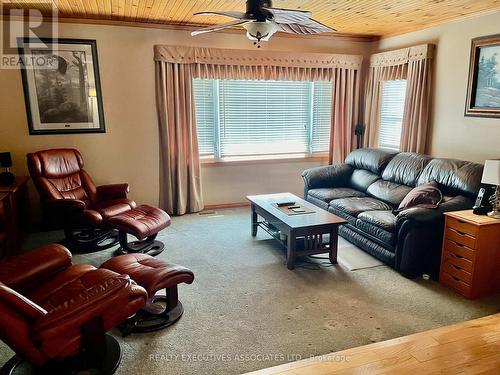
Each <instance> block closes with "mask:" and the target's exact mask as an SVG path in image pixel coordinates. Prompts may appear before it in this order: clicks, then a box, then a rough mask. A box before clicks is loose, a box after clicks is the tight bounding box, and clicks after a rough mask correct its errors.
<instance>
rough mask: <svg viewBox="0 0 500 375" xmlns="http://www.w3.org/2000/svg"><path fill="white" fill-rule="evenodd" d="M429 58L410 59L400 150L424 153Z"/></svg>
mask: <svg viewBox="0 0 500 375" xmlns="http://www.w3.org/2000/svg"><path fill="white" fill-rule="evenodd" d="M431 61H432V60H431V59H430V58H425V59H418V60H410V62H409V63H408V76H407V82H408V83H407V89H406V99H405V111H404V115H403V128H402V131H401V146H400V150H401V151H405V152H419V153H425V146H426V143H427V129H428V123H429V107H430V98H431V78H432V71H431Z"/></svg>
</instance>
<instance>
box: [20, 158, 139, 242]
mask: <svg viewBox="0 0 500 375" xmlns="http://www.w3.org/2000/svg"><path fill="white" fill-rule="evenodd" d="M27 158H28V169H29V172H30V175H31V178H32V179H33V182H34V183H35V186H36V188H37V190H38V193H39V194H40V200H41V205H42V214H43V217H44V221H45V223H46V224H48V225H49V226H51V227H56V228H63V229H64V230H65V234H66V238H67V240H68V241H69V242H68V245H69V246H70V247H71V248H74V247H76V248H79V249H83V250H93V251H95V250H101V249H103V248H107V247H109V246H111V245H114V244H115V243H116V242H117V238H116V234H115V232H114V231H113V230H110V229H109V228H106V222H107V221H108V220H109V219H110V218H112V217H114V216H116V215H119V214H122V213H124V212H127V211H129V210H130V209H132V208H134V207H136V204H135V202H134V201H132V200H130V199H128V198H127V193H128V191H129V188H128V184H114V185H103V186H97V187H96V186H95V184H94V182H93V181H92V179H91V178H90V176H89V175H88V173H87V172H86V171H85V170H84V169H83V159H82V155H81V154H80V152H79V151H78V150H75V149H52V150H43V151H38V152H34V153H30V154H28V155H27ZM113 235H114V237H113ZM110 237H111V238H113V240H112V241H110Z"/></svg>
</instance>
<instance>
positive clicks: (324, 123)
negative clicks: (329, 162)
mask: <svg viewBox="0 0 500 375" xmlns="http://www.w3.org/2000/svg"><path fill="white" fill-rule="evenodd" d="M194 91H195V92H194V94H195V106H196V122H197V127H198V142H199V147H200V155H202V156H212V155H213V156H214V157H216V158H221V157H228V156H247V155H272V154H295V153H312V152H322V151H327V150H328V145H329V141H330V138H329V137H330V124H331V96H332V83H331V82H302V81H242V80H200V79H195V80H194Z"/></svg>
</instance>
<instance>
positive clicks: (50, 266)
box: [0, 244, 71, 291]
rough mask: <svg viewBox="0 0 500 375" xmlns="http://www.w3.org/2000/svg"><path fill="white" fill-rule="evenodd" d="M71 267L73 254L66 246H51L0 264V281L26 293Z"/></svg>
mask: <svg viewBox="0 0 500 375" xmlns="http://www.w3.org/2000/svg"><path fill="white" fill-rule="evenodd" d="M70 265H71V253H70V252H69V250H68V249H66V248H65V247H64V246H61V245H58V244H51V245H48V246H44V247H41V248H38V249H36V250H33V251H30V252H28V253H25V254H21V255H16V256H13V257H8V258H6V259H4V260H2V261H1V262H0V281H1V282H2V283H4V284H5V285H8V286H9V287H11V288H12V289H15V290H17V291H24V290H26V289H27V288H30V287H31V286H34V285H36V284H37V283H39V282H40V281H43V280H45V279H47V278H49V277H50V276H52V275H54V274H56V273H58V272H60V271H62V270H64V269H66V268H68V267H69V266H70Z"/></svg>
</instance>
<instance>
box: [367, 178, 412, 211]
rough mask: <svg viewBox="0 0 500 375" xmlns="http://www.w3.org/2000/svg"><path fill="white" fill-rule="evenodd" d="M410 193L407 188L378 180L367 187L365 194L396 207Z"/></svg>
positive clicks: (409, 188)
mask: <svg viewBox="0 0 500 375" xmlns="http://www.w3.org/2000/svg"><path fill="white" fill-rule="evenodd" d="M410 191H411V187H409V186H406V185H400V184H397V183H395V182H391V181H384V180H378V181H375V182H374V183H373V184H371V185H370V187H368V190H367V193H368V194H370V195H371V196H372V197H375V198H377V199H380V200H383V201H384V202H387V203H389V204H391V205H393V206H395V207H397V206H399V204H400V203H401V201H402V200H403V199H404V198H405V197H406V195H407V194H408V193H409V192H410Z"/></svg>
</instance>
